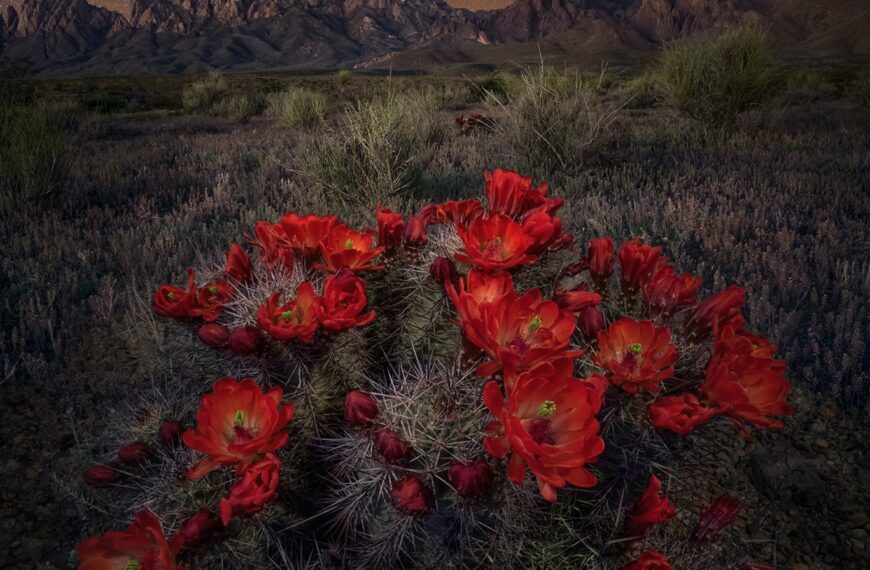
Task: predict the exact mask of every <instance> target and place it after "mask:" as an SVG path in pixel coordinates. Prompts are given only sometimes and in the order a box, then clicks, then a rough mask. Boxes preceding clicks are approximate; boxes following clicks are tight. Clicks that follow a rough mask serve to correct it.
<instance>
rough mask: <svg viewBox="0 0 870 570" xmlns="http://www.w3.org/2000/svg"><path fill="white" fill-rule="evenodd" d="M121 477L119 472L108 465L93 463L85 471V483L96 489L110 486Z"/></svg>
mask: <svg viewBox="0 0 870 570" xmlns="http://www.w3.org/2000/svg"><path fill="white" fill-rule="evenodd" d="M120 478H121V474H120V473H118V471H116V470H115V469H112V468H111V467H109V466H108V465H94V466H93V467H90V468H88V470H87V471H85V483H87V484H88V485H90V486H91V487H96V488H97V489H105V488H106V487H111V486H112V485H114V484H115V483H117V482H118V480H119V479H120Z"/></svg>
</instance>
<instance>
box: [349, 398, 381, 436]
mask: <svg viewBox="0 0 870 570" xmlns="http://www.w3.org/2000/svg"><path fill="white" fill-rule="evenodd" d="M376 417H378V404H377V402H375V400H374V398H372V397H371V396H370V395H368V394H366V393H365V392H358V391H356V390H354V391H353V392H348V393H347V396H345V397H344V419H345V421H346V422H347V423H349V424H350V425H352V426H354V427H369V426H370V425H372V421H373V420H374V419H375V418H376Z"/></svg>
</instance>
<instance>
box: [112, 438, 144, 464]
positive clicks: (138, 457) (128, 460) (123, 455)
mask: <svg viewBox="0 0 870 570" xmlns="http://www.w3.org/2000/svg"><path fill="white" fill-rule="evenodd" d="M151 454H152V452H151V446H150V445H148V444H147V443H145V442H143V441H134V442H133V443H128V444H127V445H125V446H122V447H121V449H119V450H118V459H120V460H121V463H123V464H124V465H139V464H140V463H144V462H145V461H146V460H147V459H148V458H150V457H151Z"/></svg>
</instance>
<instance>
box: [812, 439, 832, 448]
mask: <svg viewBox="0 0 870 570" xmlns="http://www.w3.org/2000/svg"><path fill="white" fill-rule="evenodd" d="M813 443H815V444H816V447H818V448H819V449H828V447H830V445H829V444H828V442H827V441H826V440H824V439H822V438H819V439H817V440H816V441H815V442H813Z"/></svg>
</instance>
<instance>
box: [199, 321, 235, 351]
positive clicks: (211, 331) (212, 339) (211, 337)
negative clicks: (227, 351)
mask: <svg viewBox="0 0 870 570" xmlns="http://www.w3.org/2000/svg"><path fill="white" fill-rule="evenodd" d="M229 339H230V329H228V328H227V327H225V326H223V325H219V324H217V323H208V324H205V325H202V326H201V327H199V340H201V341H202V342H204V343H205V344H207V345H208V346H210V347H212V348H223V347H225V346H226V345H227V341H228V340H229Z"/></svg>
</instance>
